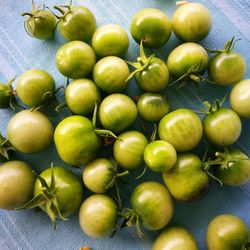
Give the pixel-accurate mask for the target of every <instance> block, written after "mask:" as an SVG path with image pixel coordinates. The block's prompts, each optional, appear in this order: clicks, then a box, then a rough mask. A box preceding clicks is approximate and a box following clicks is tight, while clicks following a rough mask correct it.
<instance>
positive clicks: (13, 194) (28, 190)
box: [0, 161, 36, 209]
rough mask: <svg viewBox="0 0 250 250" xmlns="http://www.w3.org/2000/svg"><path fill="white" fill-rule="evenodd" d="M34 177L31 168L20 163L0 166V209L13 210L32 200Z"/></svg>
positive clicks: (12, 162)
mask: <svg viewBox="0 0 250 250" xmlns="http://www.w3.org/2000/svg"><path fill="white" fill-rule="evenodd" d="M35 181H36V176H35V174H34V172H33V170H32V168H31V167H30V166H29V165H28V164H26V163H24V162H21V161H9V162H6V163H3V164H2V165H0V209H15V208H19V207H21V206H23V205H24V204H25V203H26V202H28V201H29V200H30V199H31V198H32V194H33V187H34V184H35Z"/></svg>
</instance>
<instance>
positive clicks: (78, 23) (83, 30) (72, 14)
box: [59, 6, 96, 42]
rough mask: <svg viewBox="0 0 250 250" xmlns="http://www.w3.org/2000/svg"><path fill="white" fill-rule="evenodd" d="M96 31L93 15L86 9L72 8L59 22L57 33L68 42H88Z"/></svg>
mask: <svg viewBox="0 0 250 250" xmlns="http://www.w3.org/2000/svg"><path fill="white" fill-rule="evenodd" d="M95 30H96V20H95V17H94V15H93V13H92V12H91V11H90V10H89V9H88V8H86V7H83V6H73V7H71V8H70V11H67V12H66V13H65V14H64V16H63V17H62V18H61V19H60V21H59V31H60V33H61V34H62V36H63V37H64V38H65V39H66V40H68V41H83V42H87V41H89V40H90V39H91V38H92V36H93V33H94V31H95Z"/></svg>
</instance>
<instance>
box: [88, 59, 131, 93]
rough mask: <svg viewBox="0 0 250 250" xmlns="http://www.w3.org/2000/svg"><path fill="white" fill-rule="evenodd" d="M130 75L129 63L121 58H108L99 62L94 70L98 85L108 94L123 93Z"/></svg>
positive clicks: (95, 80) (94, 77)
mask: <svg viewBox="0 0 250 250" xmlns="http://www.w3.org/2000/svg"><path fill="white" fill-rule="evenodd" d="M129 74H130V71H129V68H128V65H127V63H126V62H125V61H124V60H122V59H121V58H119V57H116V56H107V57H104V58H102V59H101V60H100V61H98V62H97V63H96V65H95V67H94V70H93V79H94V82H95V83H96V85H97V86H98V87H99V88H100V89H101V90H103V91H106V92H107V93H116V92H122V91H123V90H125V88H126V87H127V85H128V83H127V82H126V80H127V78H128V76H129Z"/></svg>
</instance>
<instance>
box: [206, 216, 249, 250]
mask: <svg viewBox="0 0 250 250" xmlns="http://www.w3.org/2000/svg"><path fill="white" fill-rule="evenodd" d="M247 241H248V228H247V226H246V224H245V223H244V222H243V221H242V220H241V219H240V218H238V217H236V216H234V215H231V214H223V215H219V216H217V217H215V218H214V219H213V220H212V221H210V223H209V225H208V229H207V248H208V250H241V249H245V247H246V245H247Z"/></svg>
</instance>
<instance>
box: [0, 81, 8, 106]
mask: <svg viewBox="0 0 250 250" xmlns="http://www.w3.org/2000/svg"><path fill="white" fill-rule="evenodd" d="M2 93H3V94H2ZM10 95H11V89H10V87H9V86H8V85H6V84H3V83H1V82H0V109H3V108H8V107H9V106H10Z"/></svg>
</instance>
